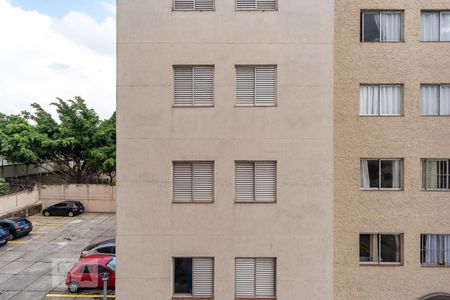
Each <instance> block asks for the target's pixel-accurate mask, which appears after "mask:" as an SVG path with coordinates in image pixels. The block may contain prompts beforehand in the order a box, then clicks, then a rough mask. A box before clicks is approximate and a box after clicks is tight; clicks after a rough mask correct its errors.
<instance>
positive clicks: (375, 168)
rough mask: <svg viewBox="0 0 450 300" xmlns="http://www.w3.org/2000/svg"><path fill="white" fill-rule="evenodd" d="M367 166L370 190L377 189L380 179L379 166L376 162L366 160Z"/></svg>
mask: <svg viewBox="0 0 450 300" xmlns="http://www.w3.org/2000/svg"><path fill="white" fill-rule="evenodd" d="M367 166H368V168H369V179H370V187H371V188H379V187H380V184H379V179H380V173H379V172H380V165H379V161H378V160H368V161H367Z"/></svg>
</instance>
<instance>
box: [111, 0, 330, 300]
mask: <svg viewBox="0 0 450 300" xmlns="http://www.w3.org/2000/svg"><path fill="white" fill-rule="evenodd" d="M333 12H334V4H333V1H331V0H323V1H319V2H318V1H314V0H305V1H298V0H283V1H279V3H277V1H273V0H257V1H256V0H237V2H236V0H216V1H215V3H214V1H211V0H196V1H192V0H176V1H174V2H173V1H172V0H159V1H144V0H134V1H131V0H130V1H118V77H117V99H118V100H117V111H118V114H117V116H118V150H117V151H118V180H117V182H118V184H117V186H118V204H117V222H118V225H117V255H118V272H117V289H116V294H117V298H118V299H156V300H161V299H171V298H172V297H176V298H177V299H186V298H188V299H195V298H202V299H212V298H214V299H216V300H225V299H227V300H229V299H242V298H245V299H253V298H258V299H273V298H276V299H280V300H292V299H332V298H333V47H334V45H333V32H334V23H333Z"/></svg>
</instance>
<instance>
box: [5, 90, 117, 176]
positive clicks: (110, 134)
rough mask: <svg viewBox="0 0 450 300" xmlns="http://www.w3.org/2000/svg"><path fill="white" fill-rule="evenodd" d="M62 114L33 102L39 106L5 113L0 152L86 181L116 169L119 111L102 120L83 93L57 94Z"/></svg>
mask: <svg viewBox="0 0 450 300" xmlns="http://www.w3.org/2000/svg"><path fill="white" fill-rule="evenodd" d="M52 105H53V106H54V107H55V108H56V113H57V116H58V120H55V119H54V118H53V117H52V115H51V114H50V113H49V112H47V111H45V110H44V109H43V108H42V107H41V106H40V105H39V104H37V103H33V104H32V105H31V106H32V108H33V112H27V111H24V112H22V113H21V114H19V115H4V114H0V155H1V156H4V157H5V158H6V159H7V160H8V161H12V162H20V163H24V164H27V165H36V166H42V167H44V168H49V166H50V168H51V169H52V170H54V171H56V172H58V173H60V174H61V175H63V176H65V178H66V180H67V182H73V183H83V182H86V180H87V179H89V178H90V177H94V176H99V175H100V174H106V175H108V176H109V177H110V178H111V182H112V180H113V178H114V176H115V169H116V116H115V113H114V114H113V115H112V116H111V118H109V119H107V120H100V119H99V117H98V115H97V114H96V113H95V111H94V110H92V109H89V108H88V107H87V105H86V103H85V101H84V100H83V99H82V98H80V97H75V100H67V101H65V100H62V99H60V98H57V101H56V102H55V103H52Z"/></svg>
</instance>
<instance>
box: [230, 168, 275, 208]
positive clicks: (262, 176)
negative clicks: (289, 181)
mask: <svg viewBox="0 0 450 300" xmlns="http://www.w3.org/2000/svg"><path fill="white" fill-rule="evenodd" d="M276 174H277V164H276V162H275V161H255V162H251V161H237V162H236V201H237V202H274V201H276V185H277V184H276Z"/></svg>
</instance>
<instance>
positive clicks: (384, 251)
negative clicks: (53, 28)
mask: <svg viewBox="0 0 450 300" xmlns="http://www.w3.org/2000/svg"><path fill="white" fill-rule="evenodd" d="M401 243H402V235H401V234H365V233H363V234H360V235H359V262H360V263H362V264H364V263H375V264H400V263H401V251H402V250H401Z"/></svg>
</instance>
